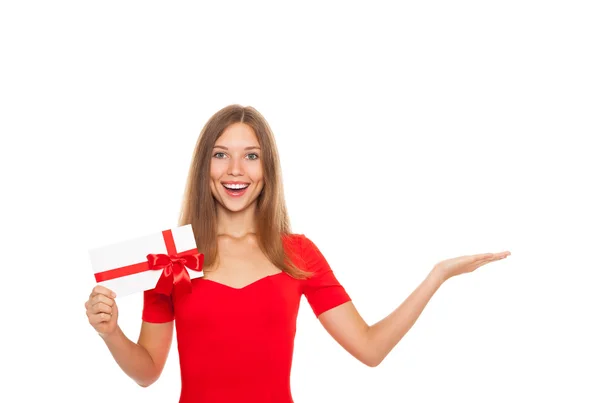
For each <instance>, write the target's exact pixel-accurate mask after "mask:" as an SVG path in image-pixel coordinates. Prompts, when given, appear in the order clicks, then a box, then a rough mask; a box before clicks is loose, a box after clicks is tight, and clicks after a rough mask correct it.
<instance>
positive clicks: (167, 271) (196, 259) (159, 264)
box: [147, 253, 204, 295]
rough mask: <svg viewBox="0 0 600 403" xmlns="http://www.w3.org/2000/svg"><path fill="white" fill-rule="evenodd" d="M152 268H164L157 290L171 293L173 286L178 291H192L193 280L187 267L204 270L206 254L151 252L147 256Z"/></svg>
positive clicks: (167, 293) (162, 292) (166, 293)
mask: <svg viewBox="0 0 600 403" xmlns="http://www.w3.org/2000/svg"><path fill="white" fill-rule="evenodd" d="M147 259H148V266H149V268H150V270H162V271H163V272H162V275H161V276H160V278H159V279H158V283H157V284H156V288H155V290H156V292H158V293H161V294H165V295H171V292H172V291H173V287H175V291H176V292H177V293H180V292H186V293H189V292H191V291H192V280H191V279H190V274H189V273H188V271H187V270H186V267H187V268H189V269H191V270H195V271H202V265H203V263H204V254H202V253H194V254H191V255H184V256H177V255H165V254H162V253H160V254H152V253H151V254H149V255H148V256H147Z"/></svg>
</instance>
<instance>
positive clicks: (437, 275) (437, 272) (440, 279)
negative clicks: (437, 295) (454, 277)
mask: <svg viewBox="0 0 600 403" xmlns="http://www.w3.org/2000/svg"><path fill="white" fill-rule="evenodd" d="M429 278H430V279H431V280H433V281H434V282H435V283H437V284H438V286H441V285H442V284H443V283H445V282H446V281H447V280H448V279H449V278H450V277H449V276H448V274H447V273H445V272H444V271H443V270H441V269H440V268H439V267H438V266H434V267H433V269H432V270H431V272H429Z"/></svg>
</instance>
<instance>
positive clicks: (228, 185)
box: [222, 182, 250, 197]
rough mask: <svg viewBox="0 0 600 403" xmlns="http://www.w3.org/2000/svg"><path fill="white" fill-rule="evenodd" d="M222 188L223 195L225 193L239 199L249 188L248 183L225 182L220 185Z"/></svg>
mask: <svg viewBox="0 0 600 403" xmlns="http://www.w3.org/2000/svg"><path fill="white" fill-rule="evenodd" d="M222 185H223V188H225V193H227V194H228V195H229V196H231V197H240V196H242V195H243V194H244V193H246V190H247V189H248V187H249V186H250V184H249V183H243V182H225V183H222Z"/></svg>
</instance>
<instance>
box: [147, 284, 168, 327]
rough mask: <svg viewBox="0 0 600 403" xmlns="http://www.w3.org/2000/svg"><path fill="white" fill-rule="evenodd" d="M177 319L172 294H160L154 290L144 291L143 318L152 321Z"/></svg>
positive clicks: (160, 321)
mask: <svg viewBox="0 0 600 403" xmlns="http://www.w3.org/2000/svg"><path fill="white" fill-rule="evenodd" d="M173 319H175V313H174V312H173V302H172V300H171V297H170V296H167V295H164V294H159V293H157V292H156V291H154V290H147V291H144V308H143V310H142V320H143V321H144V322H151V323H165V322H171V321H172V320H173Z"/></svg>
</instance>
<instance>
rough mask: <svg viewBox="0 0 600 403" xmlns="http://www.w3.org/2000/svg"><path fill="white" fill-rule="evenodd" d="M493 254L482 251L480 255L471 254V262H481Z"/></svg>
mask: <svg viewBox="0 0 600 403" xmlns="http://www.w3.org/2000/svg"><path fill="white" fill-rule="evenodd" d="M492 256H494V254H493V253H480V254H478V255H471V263H479V262H481V261H484V260H486V259H489V258H491V257H492Z"/></svg>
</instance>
